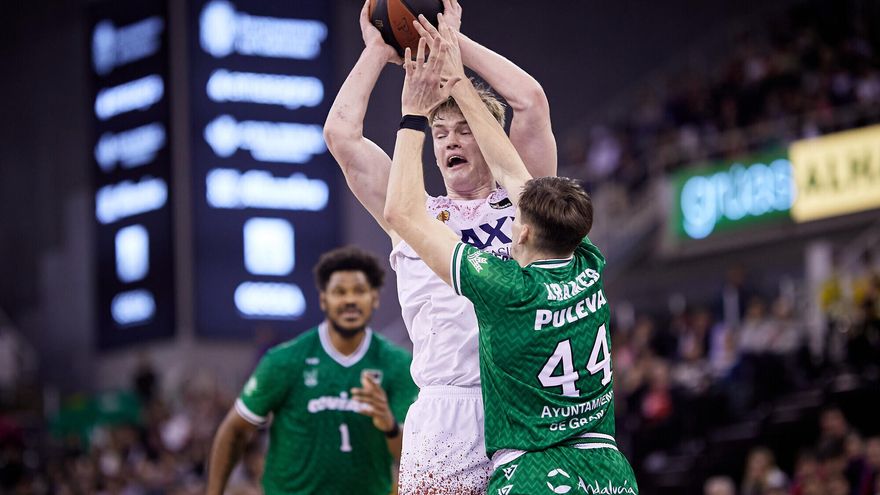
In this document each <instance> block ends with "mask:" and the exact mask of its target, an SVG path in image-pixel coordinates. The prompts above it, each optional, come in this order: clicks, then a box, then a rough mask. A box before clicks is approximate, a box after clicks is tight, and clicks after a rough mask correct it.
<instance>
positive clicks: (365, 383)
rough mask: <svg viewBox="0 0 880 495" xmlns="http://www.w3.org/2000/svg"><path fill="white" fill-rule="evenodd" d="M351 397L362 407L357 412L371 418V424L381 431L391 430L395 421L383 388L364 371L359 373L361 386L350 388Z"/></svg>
mask: <svg viewBox="0 0 880 495" xmlns="http://www.w3.org/2000/svg"><path fill="white" fill-rule="evenodd" d="M351 395H352V398H353V399H354V400H356V401H358V402H360V403H362V404H364V407H363V408H361V409H360V410H359V411H358V412H359V413H361V414H363V415H365V416H370V417H371V418H373V426H375V427H376V429H378V430H380V431H382V432H388V431H391V430H392V429H393V428H394V425H395V423H396V422H397V420H396V419H394V414H393V413H392V412H391V408H390V407H389V406H388V395H387V394H386V393H385V390H383V389H382V387H381V386H379V384H378V383H376V382H375V381H373V378H372V377H370V376H369V375H367V374H366V373H362V374H361V388H353V389H351Z"/></svg>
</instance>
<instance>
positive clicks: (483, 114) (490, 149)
mask: <svg viewBox="0 0 880 495" xmlns="http://www.w3.org/2000/svg"><path fill="white" fill-rule="evenodd" d="M414 25H416V29H417V30H418V31H419V33H420V34H421V35H422V37H423V38H424V39H426V40H431V41H432V42H433V41H435V40H436V39H437V38H441V39H443V40H444V43H443V46H444V49H445V50H444V59H445V60H446V64H445V68H444V74H445V75H446V76H447V77H450V78H452V79H453V80H455V79H458V80H459V82H458V83H457V84H454V85H453V87H452V90H451V94H452V97H453V98H454V99H455V102H456V103H457V104H458V107H459V108H460V109H461V113H462V115H464V118H465V120H466V121H467V123H468V127H470V130H471V132H473V134H474V138H475V139H476V140H477V144H479V145H480V151H482V153H483V158H485V159H486V163H487V164H488V165H489V169H490V170H491V171H492V176H493V177H494V178H495V180H496V181H498V183H500V184H501V186H502V187H504V188H505V189H507V191H508V193H509V196H510V200H511V201H512V202H513V204H514V205H516V203H517V202H518V201H519V193H520V191H521V190H522V186H523V185H525V183H526V181H528V180H529V179H531V178H532V175H531V174H530V173H529V171H528V169H527V168H526V166H525V164H524V163H523V159H522V158H521V157H520V155H519V153H518V150H517V149H516V148H515V147H514V146H513V144H512V143H511V140H510V138H508V137H507V134H505V133H504V129H503V128H502V127H501V125H500V124H499V123H498V121H497V120H495V118H494V117H493V116H492V114H491V113H489V110H488V109H486V105H485V104H483V101H482V100H481V99H480V96H479V94H477V91H476V89H475V88H474V86H473V84H471V82H470V80H468V79H467V78H466V77H465V76H464V68H463V67H462V63H461V57H462V55H461V51H460V50H459V42H458V38H457V37H456V31H455V29H454V26H453V25H450V24H449V23H448V22H447V21H446V16H442V20H441V21H440V23H439V26H440V29H439V31H438V30H437V29H436V28H434V26H432V25H431V24H430V23H428V21H427V19H425V17H424V16H420V17H419V21H418V24H414Z"/></svg>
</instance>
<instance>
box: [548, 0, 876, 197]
mask: <svg viewBox="0 0 880 495" xmlns="http://www.w3.org/2000/svg"><path fill="white" fill-rule="evenodd" d="M853 3H854V2H843V1H841V2H812V3H805V4H803V5H800V6H799V7H797V8H795V9H794V10H792V11H791V12H788V13H786V15H784V16H780V18H779V19H776V20H773V21H772V22H769V23H767V24H766V25H758V26H754V27H752V28H751V29H748V30H746V31H744V32H742V33H739V34H738V35H737V39H736V41H735V42H734V45H735V49H734V50H733V52H732V53H727V54H725V58H720V59H714V58H713V59H712V60H711V61H709V62H706V63H701V64H697V65H700V67H698V68H692V69H687V70H682V71H680V72H679V73H678V74H675V75H669V74H666V75H665V76H664V79H662V80H660V81H650V82H648V83H646V84H645V86H644V87H643V88H641V90H640V91H639V92H640V97H639V98H637V99H635V102H634V103H631V104H629V106H628V107H625V108H621V109H620V110H621V111H620V112H618V113H619V115H622V116H623V117H618V118H614V120H612V121H611V123H603V124H600V125H595V126H593V127H591V128H589V129H586V130H585V129H582V128H581V129H578V128H573V129H570V130H569V131H568V132H567V133H562V136H563V146H562V147H561V149H562V150H563V153H562V157H561V160H560V163H561V164H562V170H561V173H562V175H570V176H574V177H581V178H583V179H585V180H586V181H587V182H588V183H590V184H593V185H594V186H596V187H598V186H609V185H611V186H617V187H618V188H620V189H622V190H624V191H628V192H629V193H634V192H637V191H638V190H640V189H641V188H642V186H643V185H645V183H646V181H647V180H648V179H649V178H657V177H662V176H663V175H664V174H666V173H667V172H671V171H674V170H676V169H679V168H681V167H683V166H686V165H692V164H698V163H705V162H707V161H714V160H723V159H737V158H742V157H743V155H746V154H748V153H750V152H754V151H756V150H765V149H774V148H782V147H786V146H787V145H788V143H790V142H792V141H794V140H797V139H802V138H807V137H814V136H818V135H821V134H826V133H829V132H835V131H840V130H844V129H851V128H855V127H861V126H864V125H867V124H870V123H875V122H878V121H880V59H878V56H880V50H878V49H880V32H878V28H877V26H876V25H872V22H871V20H870V19H871V17H869V16H867V15H863V14H862V13H860V12H857V11H855V10H848V9H853ZM855 3H857V2H855ZM863 3H864V2H863ZM874 14H875V15H876V12H875V13H874ZM612 118H613V117H612Z"/></svg>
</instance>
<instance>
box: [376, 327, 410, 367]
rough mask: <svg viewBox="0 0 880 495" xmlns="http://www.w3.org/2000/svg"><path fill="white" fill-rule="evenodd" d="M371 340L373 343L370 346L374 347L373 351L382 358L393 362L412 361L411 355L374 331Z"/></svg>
mask: <svg viewBox="0 0 880 495" xmlns="http://www.w3.org/2000/svg"><path fill="white" fill-rule="evenodd" d="M372 339H373V341H372V344H371V345H373V346H375V351H376V352H377V353H378V354H380V355H382V356H383V357H387V358H389V359H392V360H394V361H406V362H409V361H412V354H410V353H409V351H407V350H406V349H404V348H403V347H401V346H399V345H397V344H395V343H394V342H392V341H391V340H390V339H388V337H385V336H384V335H381V334H379V333H376V332H375V331H374V332H373V337H372Z"/></svg>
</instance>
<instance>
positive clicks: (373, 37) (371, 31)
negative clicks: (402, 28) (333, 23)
mask: <svg viewBox="0 0 880 495" xmlns="http://www.w3.org/2000/svg"><path fill="white" fill-rule="evenodd" d="M360 24H361V37H362V38H363V39H364V45H365V46H366V47H367V48H372V49H374V50H376V51H377V52H378V53H381V54H382V56H383V57H385V61H386V62H388V63H392V64H397V65H401V64H402V63H403V59H402V58H400V55H398V54H397V51H395V50H394V48H393V47H391V46H390V45H388V44H387V43H385V40H383V39H382V33H380V32H379V30H378V29H376V27H375V26H373V24H371V23H370V0H366V2H364V7H363V8H362V9H361V17H360Z"/></svg>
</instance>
